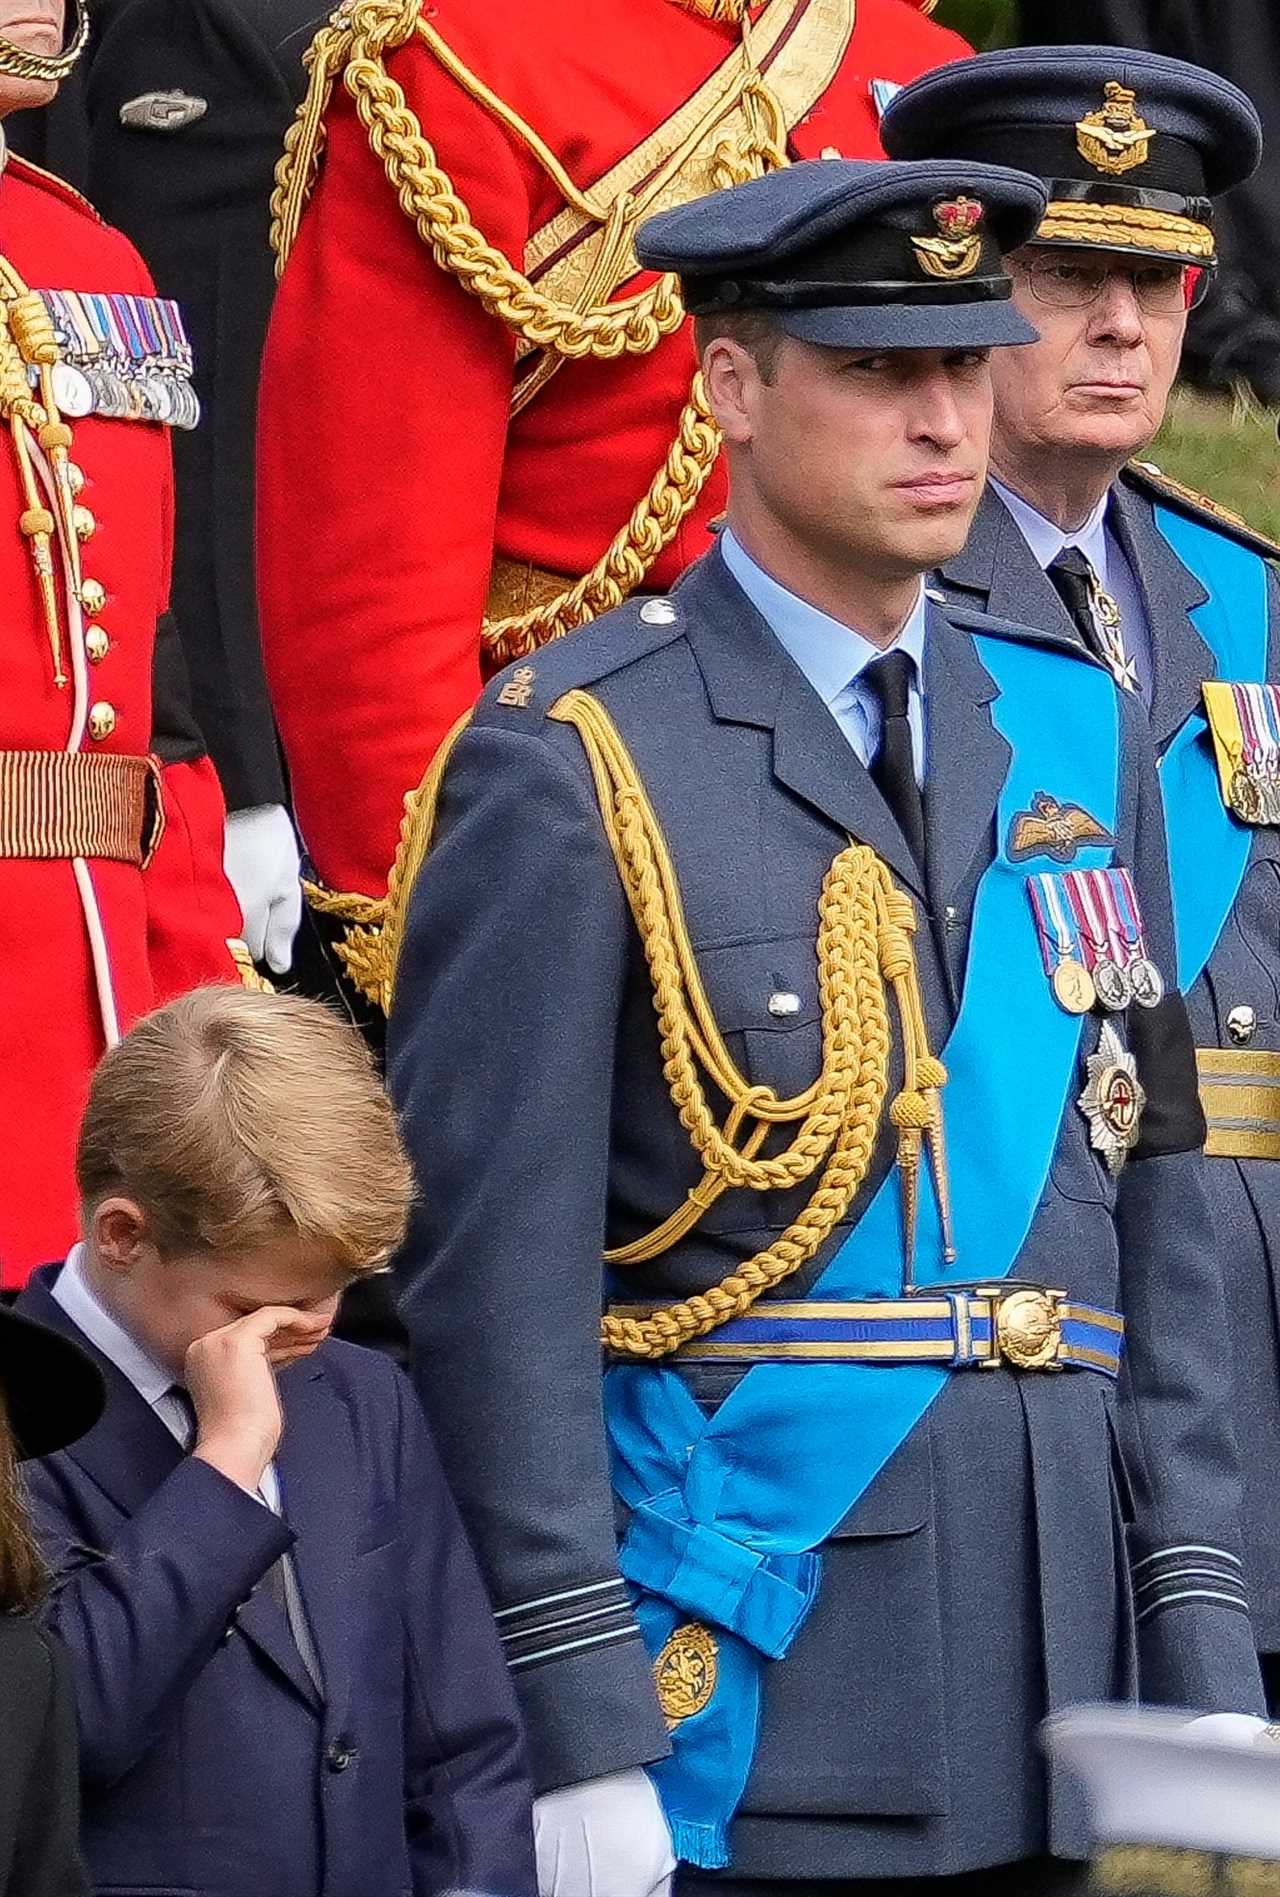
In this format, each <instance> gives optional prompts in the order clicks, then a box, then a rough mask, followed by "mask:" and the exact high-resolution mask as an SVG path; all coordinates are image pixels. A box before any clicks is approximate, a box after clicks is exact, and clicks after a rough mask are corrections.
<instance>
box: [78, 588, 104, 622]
mask: <svg viewBox="0 0 1280 1897" xmlns="http://www.w3.org/2000/svg"><path fill="white" fill-rule="evenodd" d="M106 603H107V589H106V587H105V586H104V585H103V584H102V582H101V580H81V582H80V604H81V605H82V606H83V607H84V609H85V611H86V612H87V613H90V614H92V615H93V617H94V618H96V617H97V615H98V614H99V613H100V612H101V611H102V609H103V607H104V606H105V605H106Z"/></svg>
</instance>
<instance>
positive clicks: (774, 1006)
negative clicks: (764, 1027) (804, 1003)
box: [768, 988, 800, 1021]
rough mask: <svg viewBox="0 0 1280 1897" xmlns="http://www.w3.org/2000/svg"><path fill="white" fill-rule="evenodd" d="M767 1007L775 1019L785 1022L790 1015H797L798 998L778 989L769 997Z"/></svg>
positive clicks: (784, 989) (785, 990)
mask: <svg viewBox="0 0 1280 1897" xmlns="http://www.w3.org/2000/svg"><path fill="white" fill-rule="evenodd" d="M768 1007H769V1012H770V1014H771V1015H773V1016H774V1017H775V1019H777V1020H779V1021H785V1020H786V1019H787V1018H788V1017H789V1016H790V1015H793V1014H799V1012H800V997H799V995H793V994H792V993H791V992H790V990H789V989H786V988H779V989H778V990H777V992H776V993H775V994H772V995H770V996H769V1002H768Z"/></svg>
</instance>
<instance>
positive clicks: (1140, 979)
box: [1129, 955, 1164, 1008]
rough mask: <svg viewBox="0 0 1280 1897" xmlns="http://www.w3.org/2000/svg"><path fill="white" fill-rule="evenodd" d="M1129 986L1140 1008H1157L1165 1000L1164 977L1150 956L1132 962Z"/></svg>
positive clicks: (1143, 956) (1140, 956) (1141, 956)
mask: <svg viewBox="0 0 1280 1897" xmlns="http://www.w3.org/2000/svg"><path fill="white" fill-rule="evenodd" d="M1129 986H1130V988H1131V990H1132V991H1133V998H1134V1000H1135V1001H1136V1002H1137V1004H1138V1006H1139V1007H1140V1008H1155V1007H1158V1006H1159V1005H1160V1003H1161V1002H1162V1001H1163V1000H1164V977H1163V975H1162V974H1161V973H1160V970H1159V969H1158V968H1157V967H1156V965H1155V963H1154V962H1153V961H1152V960H1151V959H1150V957H1149V956H1146V955H1139V956H1138V957H1137V958H1136V960H1134V961H1132V962H1130V964H1129Z"/></svg>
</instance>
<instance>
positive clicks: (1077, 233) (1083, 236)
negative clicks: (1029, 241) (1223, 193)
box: [1036, 198, 1215, 264]
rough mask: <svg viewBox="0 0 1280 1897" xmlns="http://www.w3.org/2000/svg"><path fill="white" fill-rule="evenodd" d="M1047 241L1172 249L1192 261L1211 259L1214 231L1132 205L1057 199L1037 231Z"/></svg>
mask: <svg viewBox="0 0 1280 1897" xmlns="http://www.w3.org/2000/svg"><path fill="white" fill-rule="evenodd" d="M1036 237H1037V239H1038V240H1039V241H1040V242H1042V243H1049V242H1056V243H1066V244H1085V245H1092V246H1094V247H1095V248H1097V249H1100V250H1133V249H1152V248H1154V247H1156V246H1159V248H1160V249H1161V250H1169V251H1172V252H1173V253H1174V254H1175V255H1176V256H1179V257H1185V258H1186V260H1187V262H1188V263H1202V264H1203V263H1212V262H1213V259H1214V255H1215V252H1214V246H1213V232H1212V231H1211V230H1210V229H1209V226H1208V225H1207V224H1201V223H1199V222H1198V221H1197V220H1196V219H1195V218H1193V217H1179V216H1177V215H1176V214H1175V213H1174V212H1172V211H1147V210H1143V209H1141V208H1140V207H1139V206H1137V205H1132V204H1094V203H1091V202H1088V201H1085V202H1081V203H1076V202H1074V201H1073V200H1069V199H1061V198H1055V199H1053V200H1052V201H1051V202H1050V204H1049V206H1048V208H1047V209H1046V211H1045V214H1044V218H1043V220H1042V221H1041V224H1040V228H1039V230H1038V231H1037V232H1036Z"/></svg>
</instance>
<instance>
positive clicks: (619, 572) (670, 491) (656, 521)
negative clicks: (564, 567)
mask: <svg viewBox="0 0 1280 1897" xmlns="http://www.w3.org/2000/svg"><path fill="white" fill-rule="evenodd" d="M733 17H734V18H737V19H738V20H739V22H740V24H741V27H742V31H743V47H744V57H743V60H742V72H741V76H740V79H739V81H738V82H737V84H736V85H735V87H734V88H733V89H732V92H731V93H730V95H729V97H728V100H727V103H726V102H724V101H722V102H721V103H720V105H719V106H718V107H717V113H718V122H723V124H724V126H725V128H726V130H725V136H724V137H723V138H722V139H721V140H720V142H719V143H718V144H717V145H716V146H715V148H714V151H713V154H712V160H711V170H712V175H713V177H714V180H715V182H716V183H718V184H722V185H727V184H736V183H741V182H743V181H744V180H745V179H747V178H752V177H758V176H759V175H760V174H761V173H762V172H764V171H766V170H769V169H773V168H775V167H777V166H780V165H784V164H785V163H786V162H787V160H786V123H785V119H784V117H783V114H782V111H781V108H780V106H779V104H778V101H777V99H776V98H775V97H774V95H773V93H772V92H771V91H770V90H769V87H768V86H767V85H766V84H765V81H764V79H763V77H762V75H761V73H760V72H759V70H758V69H757V68H756V66H755V64H754V61H753V59H752V57H751V54H750V32H751V28H750V20H749V17H748V15H747V14H746V13H745V11H742V10H739V11H738V12H736V13H734V14H733ZM415 37H416V38H417V39H418V40H420V41H421V42H422V44H423V45H425V46H426V47H427V48H428V49H429V50H430V52H431V53H432V55H433V57H434V58H436V59H437V60H438V61H439V62H440V64H441V65H442V66H443V67H444V68H445V70H446V71H447V72H449V73H450V74H451V75H452V76H453V77H454V78H455V79H456V80H457V81H458V83H459V85H460V86H461V87H462V88H463V90H464V91H465V92H466V93H467V94H468V95H469V96H470V97H471V98H473V99H474V100H476V101H477V102H478V103H479V104H480V105H482V106H483V107H484V108H485V110H487V111H488V112H490V113H491V114H492V115H493V116H494V117H495V118H497V119H498V120H499V121H500V123H501V124H502V125H504V126H505V127H506V129H507V130H508V131H509V132H511V133H512V135H513V136H514V137H515V138H516V139H517V141H518V142H519V143H520V144H522V145H523V146H524V147H525V149H526V150H527V151H528V152H530V153H531V154H532V156H533V157H534V159H535V160H536V161H537V162H538V164H540V165H541V166H542V168H543V170H544V171H545V172H546V173H547V175H548V176H549V177H550V178H551V180H552V181H553V183H554V184H555V186H556V189H557V190H558V191H559V192H560V194H561V196H562V197H563V199H564V201H565V203H566V204H567V205H568V206H570V207H571V208H572V209H573V210H574V211H575V212H577V213H578V214H579V215H581V216H582V217H583V218H585V219H586V220H587V221H588V222H589V223H590V224H592V225H593V226H599V227H601V229H602V233H603V235H602V241H601V244H600V252H599V255H598V257H597V259H596V261H595V264H594V266H593V268H592V270H591V272H590V273H589V277H588V280H587V282H586V283H585V284H584V285H583V287H582V289H581V291H580V293H579V295H578V296H577V297H576V298H575V300H574V301H573V302H571V303H566V302H563V301H561V300H559V299H557V298H555V297H552V296H549V295H547V294H546V293H544V292H543V291H541V290H540V289H538V287H537V286H536V284H534V283H533V282H532V281H531V280H530V278H529V277H528V276H527V275H526V274H525V273H524V271H522V270H520V269H518V268H516V266H515V265H514V264H512V263H511V262H510V261H509V259H508V258H506V257H505V256H503V254H502V252H501V251H499V250H497V249H495V248H494V247H493V246H492V245H491V244H489V243H487V242H486V241H485V239H484V236H483V234H482V233H481V232H480V231H479V230H478V229H477V228H476V226H475V224H474V223H473V222H472V221H471V217H470V213H469V212H468V209H467V206H466V204H465V203H464V202H463V201H462V199H461V198H460V197H459V196H458V194H457V193H456V191H455V190H454V188H453V182H452V180H451V178H450V177H449V175H448V173H447V172H446V171H444V170H443V169H442V167H441V166H440V164H439V163H438V161H437V158H436V153H435V150H434V148H433V147H432V145H431V144H430V142H429V141H428V139H427V137H426V136H425V134H424V131H423V128H422V125H421V124H420V122H419V120H418V118H417V116H416V115H415V113H414V112H413V111H412V110H411V108H410V106H409V103H408V100H407V99H406V97H405V93H404V89H403V88H402V87H401V86H400V85H399V84H398V83H397V81H396V80H395V79H394V78H392V76H391V74H390V73H389V72H388V71H387V68H386V63H385V62H386V55H387V54H388V53H390V52H392V51H394V50H395V49H396V48H397V47H400V46H403V45H405V44H407V43H408V41H409V40H411V39H413V38H415ZM306 57H307V66H308V70H309V75H310V79H309V85H308V88H307V95H306V98H305V99H304V101H303V104H302V106H301V107H300V108H299V111H298V115H297V117H296V119H295V120H294V123H293V125H292V126H291V127H290V129H289V133H288V135H287V137H286V140H285V148H284V154H283V156H282V158H281V160H280V163H279V166H278V167H277V171H276V188H275V192H274V194H273V196H272V200H271V213H272V226H271V240H272V245H273V247H274V249H275V252H276V256H277V260H278V268H279V269H280V270H283V268H284V264H285V262H286V261H287V259H288V255H289V252H290V250H291V248H292V246H293V243H294V240H295V238H296V236H297V233H298V226H299V223H300V221H301V217H302V212H303V209H304V208H305V205H306V202H307V199H308V197H309V196H310V194H311V191H312V189H313V187H314V185H315V181H316V177H317V175H318V170H319V163H320V154H321V150H322V147H323V143H324V118H325V113H326V111H327V110H328V107H329V104H330V101H331V98H332V94H333V88H334V85H335V83H336V82H337V79H338V77H339V75H341V77H342V81H343V84H344V85H345V86H346V89H347V91H348V92H349V93H350V94H351V97H352V98H353V100H354V101H355V105H356V110H357V112H358V113H359V116H360V120H361V122H362V124H363V125H364V127H365V129H366V131H367V132H368V134H369V142H370V145H371V146H372V149H373V151H374V152H375V154H376V155H377V157H378V158H379V159H380V160H381V161H382V166H383V169H384V171H385V173H386V176H387V181H388V183H389V184H390V186H391V188H392V190H393V191H394V192H395V194H396V197H397V200H398V202H399V204H400V207H401V209H402V210H403V212H404V214H405V216H406V217H408V218H409V219H410V220H411V221H412V222H413V223H414V225H415V226H416V228H417V230H418V232H419V234H420V235H421V237H422V239H423V242H424V243H425V244H426V245H427V246H428V248H429V249H430V251H431V254H432V256H433V257H434V258H435V261H436V263H437V264H438V265H439V266H440V268H441V269H442V270H445V271H447V272H448V273H449V274H450V275H451V276H452V277H454V278H455V279H456V280H457V281H458V282H459V283H460V284H461V285H462V287H463V288H464V289H465V290H466V291H467V292H468V293H469V294H470V295H472V296H474V297H475V298H476V299H477V301H478V302H479V303H480V304H481V305H482V306H483V308H484V309H485V310H486V311H487V312H488V314H489V315H491V316H493V317H495V318H496V319H497V320H498V321H499V322H501V323H502V324H503V326H504V327H505V328H507V329H509V330H510V331H511V332H512V333H513V334H514V335H515V336H516V338H517V340H518V342H519V343H520V344H522V345H523V346H524V348H525V349H526V350H532V351H537V352H539V355H540V358H541V359H540V362H539V363H538V365H537V366H536V367H535V368H534V369H533V370H532V371H531V372H530V374H529V375H528V376H526V378H525V380H524V382H523V383H522V384H521V385H520V387H519V388H518V390H517V392H516V395H515V398H514V406H515V407H516V408H518V407H520V406H523V404H524V403H525V402H527V401H528V400H529V399H531V397H532V395H533V394H536V393H537V391H538V390H539V389H540V388H542V387H543V386H545V384H546V382H547V381H548V380H549V379H550V376H551V375H552V374H554V372H555V370H556V369H557V368H558V367H559V366H560V365H561V364H562V363H563V362H565V361H576V360H581V359H583V358H584V357H593V358H595V359H597V360H603V361H613V360H616V359H617V358H618V357H620V356H623V355H638V356H643V355H648V354H650V353H651V352H652V351H653V350H654V349H656V348H657V346H658V344H659V343H660V342H661V340H662V338H663V337H664V336H669V335H671V334H672V333H673V332H674V331H675V330H677V329H679V327H680V325H681V323H682V322H683V320H684V308H683V305H682V303H681V300H680V294H679V290H678V288H677V285H676V280H675V278H674V277H672V276H670V275H664V276H661V277H659V278H658V280H657V281H656V282H655V283H653V284H651V285H650V286H649V287H648V288H647V289H645V290H642V291H639V292H638V293H637V294H635V295H633V296H629V297H622V298H617V299H614V298H613V292H614V291H615V290H616V289H617V287H618V285H619V284H620V283H621V282H623V281H624V280H625V279H626V277H627V276H629V275H631V274H632V273H633V272H634V269H635V260H634V256H633V253H632V250H631V238H632V233H633V232H634V230H635V228H636V225H637V224H638V223H639V222H640V221H641V220H642V219H643V218H644V217H645V215H646V214H647V212H648V210H649V208H650V206H651V205H652V204H653V202H654V201H655V200H656V198H657V197H658V195H659V193H660V192H661V191H662V190H663V189H664V188H665V187H666V186H667V185H668V183H669V181H670V178H671V176H672V175H673V173H674V172H675V171H677V170H678V169H679V167H680V165H681V164H682V163H684V162H686V161H687V159H688V157H689V151H690V141H686V143H685V145H684V146H682V147H681V148H680V149H679V150H678V151H677V152H675V153H673V154H672V157H671V159H670V160H669V161H668V163H667V164H666V165H664V166H662V167H660V168H659V171H658V173H657V174H656V175H655V176H654V177H653V178H652V179H650V180H649V181H648V182H647V183H646V185H645V186H644V188H643V189H642V190H641V191H638V192H636V193H635V194H632V193H630V192H623V193H621V194H619V195H618V196H617V197H615V199H614V200H613V202H612V203H611V204H609V205H608V207H607V208H604V209H602V208H601V207H599V206H598V205H595V204H593V203H592V201H591V199H590V198H589V197H588V196H587V195H585V194H584V193H583V192H582V191H580V190H579V189H578V187H577V186H576V185H575V184H574V183H573V180H572V179H571V178H570V177H569V176H568V174H567V173H566V172H565V170H564V168H563V166H562V165H561V164H560V163H559V161H558V160H557V159H556V157H555V155H554V154H553V153H552V152H551V151H550V149H549V148H548V147H547V145H546V144H545V143H544V141H543V140H542V139H541V138H539V136H538V134H537V133H536V132H535V131H534V130H533V128H532V127H531V126H529V125H527V124H526V123H525V122H524V120H523V119H521V118H520V117H519V115H518V114H517V113H516V112H515V111H513V109H512V108H511V107H510V106H508V105H507V104H506V103H505V102H504V101H503V100H501V99H499V98H498V97H497V95H496V94H495V93H494V92H492V91H491V90H490V88H489V87H487V86H486V85H485V84H484V82H483V81H482V80H481V79H479V78H478V77H477V75H476V74H475V73H473V72H471V71H470V69H469V68H468V67H467V66H466V65H464V63H463V62H462V61H461V60H460V59H459V58H458V56H457V55H456V54H455V53H454V52H453V51H452V49H451V48H450V47H449V46H448V45H447V43H446V42H445V41H444V40H443V39H442V38H441V36H440V34H439V33H438V32H437V31H436V30H435V29H434V28H433V27H432V26H431V25H430V24H429V23H428V21H426V20H425V19H423V18H422V17H421V15H420V11H419V5H418V0H356V4H355V5H353V6H351V7H349V8H344V9H343V10H342V11H341V12H339V13H338V14H336V15H335V16H334V18H333V20H332V21H331V22H330V23H329V25H327V26H325V27H323V28H322V29H321V30H320V32H319V33H318V34H317V36H316V38H315V40H314V41H313V42H312V45H311V47H310V49H309V51H308V53H307V56H306ZM730 127H731V128H732V129H731V130H730ZM719 450H720V438H719V432H718V430H717V429H716V426H715V423H714V421H713V420H712V418H711V415H710V412H709V410H708V408H707V405H706V401H705V398H704V395H703V391H702V387H701V383H700V380H699V381H695V383H694V387H693V390H692V392H691V394H690V399H689V401H688V403H687V404H686V405H685V408H684V410H683V411H682V413H681V416H680V421H679V424H678V427H677V431H676V437H675V440H674V441H673V443H672V445H671V448H670V449H669V451H668V453H667V455H666V457H665V459H664V461H663V464H662V466H661V467H660V468H659V469H658V471H657V473H656V474H655V476H654V478H653V481H652V483H651V485H650V487H649V490H648V492H647V493H646V494H645V496H644V497H643V499H642V500H641V501H640V502H639V503H638V504H637V506H636V508H635V510H634V512H633V513H632V515H631V517H630V519H629V520H628V521H626V522H625V523H624V525H623V526H622V527H621V528H620V529H619V530H618V532H617V534H616V535H615V536H614V538H613V540H612V541H611V542H610V544H609V546H608V547H607V548H606V550H605V552H604V553H603V554H602V555H601V557H600V559H599V560H597V562H596V564H595V565H594V566H593V567H592V568H591V570H590V572H588V573H587V574H585V575H584V576H583V578H582V579H580V580H578V581H577V582H576V583H575V584H573V585H571V586H569V587H567V588H566V589H565V591H564V592H563V593H561V594H560V595H559V596H557V597H555V598H552V599H551V600H549V601H546V602H544V603H542V604H539V605H537V606H534V607H532V608H530V609H529V610H527V611H525V612H520V613H515V614H512V615H510V616H508V617H504V618H501V619H496V620H489V621H486V622H485V624H484V626H483V628H482V633H481V637H482V639H483V642H484V645H485V647H486V651H487V653H488V656H489V659H490V661H491V663H492V664H493V665H494V666H495V667H497V666H501V665H505V664H507V663H508V662H509V661H510V660H512V659H516V658H521V657H524V656H526V655H527V654H528V653H530V652H533V651H534V650H536V648H537V647H538V646H540V645H544V644H545V643H546V642H547V641H548V640H550V639H558V638H560V637H562V636H563V635H564V634H565V633H566V632H569V631H571V630H572V629H573V628H574V627H575V626H580V625H584V624H585V623H586V622H587V621H588V620H591V619H593V618H595V617H597V616H598V615H599V614H600V613H603V612H608V611H610V610H611V609H612V608H613V607H615V606H619V605H621V603H622V601H623V600H624V599H626V598H627V596H628V595H629V594H630V593H631V592H633V591H634V590H635V588H636V587H637V586H639V585H640V584H641V582H642V581H643V580H644V578H645V575H646V574H647V573H648V572H649V570H650V568H651V567H652V565H653V563H654V561H655V560H656V559H657V558H658V556H659V554H660V553H662V551H663V550H664V549H665V548H666V547H667V546H669V545H670V543H671V541H672V540H673V539H674V538H675V535H676V533H677V532H678V531H679V528H680V525H681V523H682V522H683V521H684V520H685V519H686V518H687V517H688V515H689V514H690V513H691V512H692V510H693V508H694V507H695V505H696V504H697V500H698V496H699V495H700V494H701V492H702V489H703V487H704V486H705V485H706V481H707V478H708V476H709V475H710V473H711V470H712V468H713V467H714V465H715V461H716V457H717V455H718V453H719Z"/></svg>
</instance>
